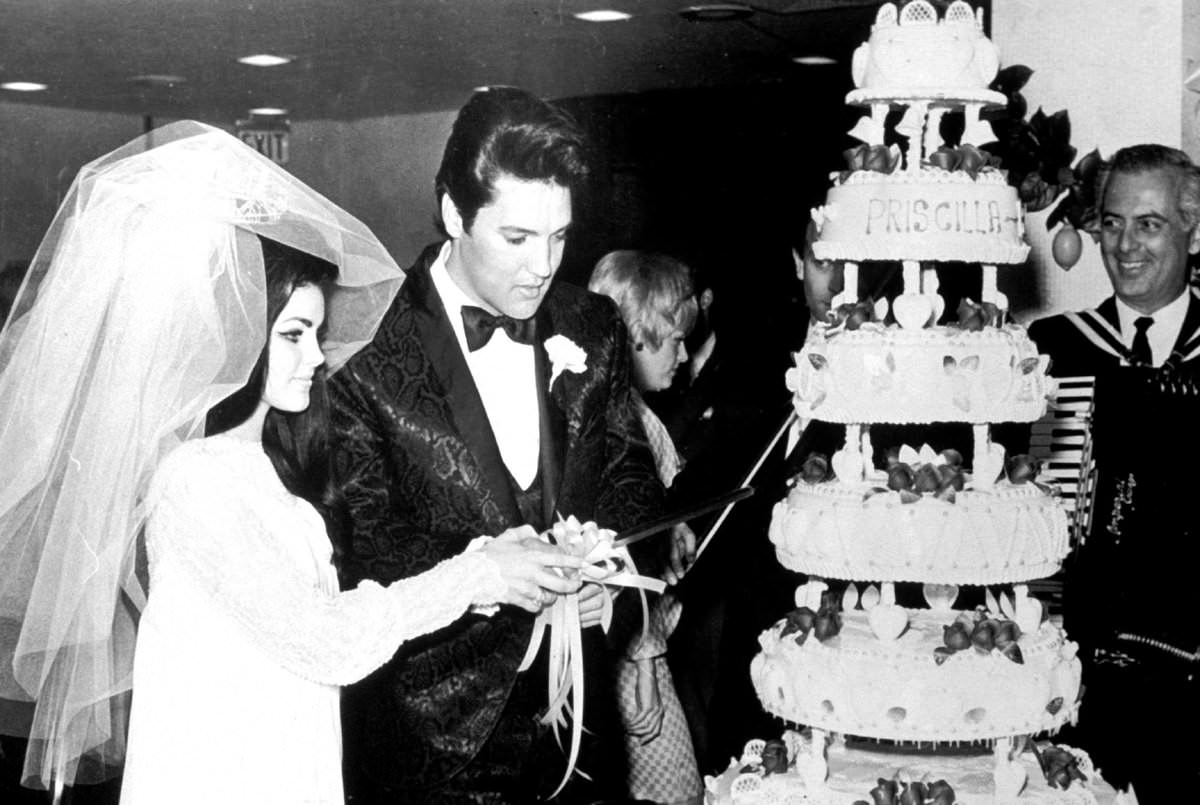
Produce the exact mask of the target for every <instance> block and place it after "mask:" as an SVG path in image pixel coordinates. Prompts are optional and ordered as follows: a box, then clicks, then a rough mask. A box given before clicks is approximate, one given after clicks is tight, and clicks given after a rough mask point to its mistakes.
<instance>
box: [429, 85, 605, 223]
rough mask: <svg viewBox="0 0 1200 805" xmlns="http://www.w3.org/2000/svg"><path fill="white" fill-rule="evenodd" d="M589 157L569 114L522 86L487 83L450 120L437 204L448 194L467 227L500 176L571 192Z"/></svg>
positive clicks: (583, 174) (584, 173) (580, 180)
mask: <svg viewBox="0 0 1200 805" xmlns="http://www.w3.org/2000/svg"><path fill="white" fill-rule="evenodd" d="M588 162H589V155H588V144H587V139H586V137H585V136H584V134H583V131H582V130H581V129H580V128H579V126H578V124H576V122H575V121H574V120H573V119H572V118H571V117H570V115H568V114H567V113H566V112H564V111H563V110H561V109H559V108H558V107H556V106H554V105H552V104H550V103H547V102H546V101H543V100H541V99H540V98H537V97H535V96H533V95H531V94H529V93H528V92H526V91H525V90H522V89H517V88H515V87H488V88H487V89H482V90H479V91H477V92H476V93H475V94H474V95H472V96H471V99H470V100H468V101H467V103H466V105H465V106H463V108H462V109H461V110H459V113H458V117H457V118H455V120H454V126H453V128H452V129H451V130H450V138H449V139H448V140H447V141H446V150H445V152H444V153H443V154H442V164H441V167H440V168H438V173H437V180H436V191H437V198H438V202H439V206H440V202H441V199H442V195H443V194H447V195H449V196H450V199H451V201H453V202H454V206H455V207H457V208H458V212H459V214H460V215H461V216H462V219H463V225H464V226H465V227H466V228H467V229H470V228H471V225H472V224H473V223H474V222H475V215H476V213H478V212H479V209H480V208H481V207H483V206H485V205H486V204H487V203H488V202H490V201H491V200H492V191H493V187H494V183H495V181H496V179H497V178H498V177H499V176H502V175H507V176H512V177H514V178H517V179H521V180H524V181H538V182H553V183H555V184H558V185H562V186H563V187H565V188H567V189H568V190H570V191H572V195H574V194H575V193H576V191H578V190H579V189H580V188H581V187H582V185H583V184H584V182H585V181H586V180H587V178H588V175H589V172H590V167H589V164H588Z"/></svg>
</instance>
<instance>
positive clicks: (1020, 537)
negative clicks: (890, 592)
mask: <svg viewBox="0 0 1200 805" xmlns="http://www.w3.org/2000/svg"><path fill="white" fill-rule="evenodd" d="M866 488H867V487H866V485H860V484H856V485H849V484H841V483H838V482H836V481H834V482H827V483H821V484H809V483H806V482H804V481H800V482H798V483H797V484H796V485H795V486H794V487H793V488H792V490H791V491H790V492H789V493H788V496H787V498H786V499H784V500H782V501H780V502H778V503H776V504H775V509H774V512H773V515H772V517H771V526H770V532H769V533H770V537H771V541H772V542H773V543H775V555H776V557H777V558H778V559H779V563H780V564H782V565H783V566H784V567H787V568H790V569H791V570H796V571H799V572H801V573H808V574H811V575H815V576H822V577H826V578H834V579H851V580H855V579H861V580H864V581H918V582H926V583H932V584H1006V583H1015V582H1023V581H1030V580H1033V579H1041V578H1046V577H1047V576H1052V575H1054V574H1055V573H1056V572H1057V571H1058V569H1059V567H1060V565H1061V563H1062V560H1063V558H1064V557H1065V556H1066V555H1067V553H1068V551H1069V550H1070V541H1069V534H1068V530H1067V516H1066V512H1065V511H1064V509H1063V505H1062V502H1061V500H1060V499H1059V498H1058V497H1057V496H1055V495H1050V494H1047V493H1046V492H1045V491H1044V490H1043V489H1042V488H1041V487H1039V486H1037V485H1035V484H1030V483H1024V484H1016V485H1013V484H1010V483H1008V482H1007V481H999V482H997V483H996V484H995V485H994V486H993V487H992V488H991V489H979V490H976V489H970V488H968V489H965V490H963V491H961V492H958V493H957V494H956V496H955V499H954V501H953V502H948V501H944V500H939V499H937V498H936V497H933V496H929V495H926V496H923V497H922V498H921V499H920V500H918V501H916V502H913V503H902V502H901V501H900V495H899V493H897V492H891V491H888V492H880V493H878V494H874V495H871V496H870V497H869V498H867V499H866V500H864V499H863V497H864V492H865V491H866Z"/></svg>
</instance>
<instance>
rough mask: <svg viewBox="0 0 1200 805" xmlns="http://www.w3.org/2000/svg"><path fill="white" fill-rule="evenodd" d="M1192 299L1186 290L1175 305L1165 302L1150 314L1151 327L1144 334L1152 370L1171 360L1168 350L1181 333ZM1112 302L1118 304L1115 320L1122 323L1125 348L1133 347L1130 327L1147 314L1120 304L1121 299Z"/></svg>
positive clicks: (1132, 327)
mask: <svg viewBox="0 0 1200 805" xmlns="http://www.w3.org/2000/svg"><path fill="white" fill-rule="evenodd" d="M1191 295H1192V294H1191V291H1190V290H1188V289H1186V288H1185V289H1184V291H1183V293H1181V294H1180V295H1179V296H1178V297H1177V298H1176V299H1175V301H1174V302H1168V303H1167V304H1166V305H1164V306H1163V307H1160V308H1159V309H1158V310H1156V311H1154V313H1153V314H1151V316H1150V318H1152V319H1154V324H1152V325H1150V328H1149V329H1147V330H1146V340H1147V341H1149V342H1150V357H1151V363H1153V364H1154V365H1155V366H1162V365H1163V363H1164V362H1165V361H1166V360H1167V358H1169V357H1171V350H1173V349H1174V348H1175V341H1176V340H1177V339H1178V338H1179V331H1180V330H1182V329H1183V320H1184V318H1186V317H1187V309H1188V298H1189V297H1190V296H1191ZM1114 298H1115V299H1116V302H1117V319H1118V321H1120V323H1121V341H1122V342H1123V343H1124V344H1125V346H1127V347H1133V337H1134V336H1135V335H1137V328H1136V327H1134V326H1133V323H1134V322H1135V321H1137V320H1138V319H1139V318H1141V317H1142V316H1145V315H1146V314H1145V313H1138V312H1137V311H1136V310H1134V309H1133V308H1131V307H1130V306H1129V305H1127V304H1125V303H1124V302H1122V301H1121V297H1119V296H1118V297H1114Z"/></svg>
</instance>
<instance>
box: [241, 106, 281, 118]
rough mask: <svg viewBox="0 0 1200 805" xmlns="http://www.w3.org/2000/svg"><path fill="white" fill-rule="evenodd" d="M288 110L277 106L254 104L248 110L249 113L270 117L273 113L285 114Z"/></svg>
mask: <svg viewBox="0 0 1200 805" xmlns="http://www.w3.org/2000/svg"><path fill="white" fill-rule="evenodd" d="M287 113H288V110H286V109H281V108H280V107H278V106H256V107H255V108H253V109H251V110H250V114H252V115H259V116H260V117H271V116H274V115H286V114H287Z"/></svg>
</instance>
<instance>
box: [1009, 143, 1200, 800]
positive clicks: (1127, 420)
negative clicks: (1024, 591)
mask: <svg viewBox="0 0 1200 805" xmlns="http://www.w3.org/2000/svg"><path fill="white" fill-rule="evenodd" d="M1100 182H1101V184H1100V186H1099V189H1100V191H1101V192H1100V195H1099V198H1100V200H1101V201H1100V203H1101V207H1100V210H1099V213H1100V219H1099V220H1100V232H1099V240H1100V251H1101V255H1102V257H1103V259H1104V267H1105V270H1106V271H1107V273H1108V278H1109V280H1110V282H1111V283H1112V288H1113V296H1111V297H1109V298H1108V299H1106V300H1105V301H1104V302H1102V303H1101V304H1100V305H1099V306H1098V307H1096V308H1095V309H1094V310H1085V311H1081V312H1079V313H1065V314H1060V315H1057V316H1051V317H1049V318H1047V319H1043V320H1041V321H1038V322H1034V324H1033V325H1031V326H1030V328H1029V334H1030V336H1031V337H1032V338H1033V339H1034V340H1035V341H1036V342H1037V344H1038V348H1039V350H1040V351H1041V352H1044V353H1049V355H1050V356H1051V359H1052V363H1051V371H1052V373H1053V374H1055V375H1056V376H1058V377H1077V376H1094V377H1095V379H1096V385H1095V398H1094V404H1095V412H1094V416H1093V421H1092V435H1093V449H1094V453H1093V455H1094V458H1095V469H1096V487H1095V488H1096V494H1095V503H1094V506H1093V507H1092V510H1091V511H1092V516H1091V527H1090V529H1089V531H1088V533H1087V534H1086V535H1085V540H1084V543H1083V544H1082V545H1081V546H1078V547H1077V550H1076V551H1075V553H1074V554H1073V555H1072V557H1071V558H1070V560H1069V563H1068V566H1067V574H1066V588H1065V591H1064V600H1063V604H1064V625H1065V626H1066V629H1067V633H1068V634H1070V635H1071V637H1072V638H1074V639H1075V640H1078V641H1079V643H1080V646H1081V648H1082V651H1081V656H1082V658H1083V661H1084V676H1083V682H1084V685H1085V687H1086V694H1085V696H1084V698H1083V704H1082V706H1081V710H1080V722H1079V728H1080V735H1079V737H1078V740H1079V741H1080V743H1081V744H1082V745H1083V747H1084V748H1086V749H1087V750H1088V751H1089V752H1090V753H1091V754H1092V757H1093V760H1094V761H1095V762H1096V766H1097V767H1098V768H1099V769H1101V770H1102V771H1103V773H1104V777H1105V779H1107V780H1109V781H1110V782H1112V783H1113V784H1114V785H1117V786H1118V787H1123V786H1125V785H1126V784H1128V783H1130V782H1132V783H1133V784H1134V787H1135V789H1136V791H1137V794H1138V797H1139V799H1140V801H1142V802H1169V801H1171V800H1172V799H1173V797H1172V796H1171V795H1172V794H1174V795H1176V796H1178V795H1179V794H1180V792H1183V791H1188V790H1195V788H1194V787H1195V786H1196V784H1197V782H1200V774H1198V771H1197V770H1198V769H1200V766H1197V764H1196V762H1195V756H1196V750H1197V749H1198V748H1200V742H1198V741H1197V739H1196V737H1195V735H1194V733H1192V732H1190V731H1185V732H1184V733H1183V735H1178V734H1177V733H1178V730H1176V729H1173V725H1177V724H1181V723H1191V722H1192V721H1193V720H1194V719H1196V718H1197V717H1200V706H1198V703H1200V696H1198V695H1197V690H1198V685H1200V683H1198V682H1197V679H1196V672H1197V670H1198V668H1200V664H1198V663H1197V659H1196V657H1197V653H1196V652H1197V649H1198V647H1200V626H1198V625H1197V622H1196V618H1195V617H1194V615H1193V612H1194V610H1195V601H1194V592H1193V590H1194V587H1195V574H1194V572H1193V571H1194V567H1195V564H1194V562H1193V561H1192V560H1191V558H1190V557H1191V556H1192V555H1193V553H1194V552H1195V549H1196V545H1195V542H1196V538H1197V537H1198V536H1200V529H1198V528H1197V525H1196V523H1197V516H1196V511H1195V506H1194V498H1193V497H1192V496H1193V495H1195V490H1196V487H1197V483H1198V482H1200V465H1197V463H1196V456H1197V455H1200V453H1198V452H1197V451H1198V450H1200V418H1198V417H1197V415H1198V414H1200V395H1198V394H1197V392H1198V390H1200V388H1198V384H1197V378H1198V372H1197V370H1198V368H1200V360H1198V358H1200V299H1198V298H1197V297H1196V295H1195V293H1194V292H1193V291H1192V289H1191V288H1190V287H1189V284H1188V274H1189V272H1188V266H1187V263H1188V257H1189V255H1193V254H1196V253H1197V252H1200V170H1198V169H1197V167H1196V166H1195V165H1194V164H1193V163H1192V161H1191V160H1190V159H1189V158H1188V157H1187V155H1186V154H1184V153H1183V152H1182V151H1178V150H1176V149H1174V148H1167V147H1165V146H1161V145H1138V146H1132V147H1129V148H1124V149H1122V150H1120V151H1118V152H1117V153H1116V154H1115V155H1114V156H1113V159H1112V162H1111V164H1110V165H1109V167H1108V169H1107V171H1106V172H1105V173H1104V174H1102V175H1101V178H1100ZM1168 736H1170V737H1168Z"/></svg>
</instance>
